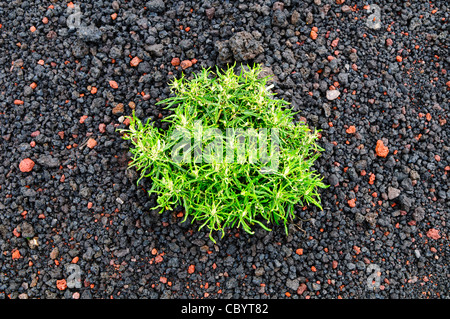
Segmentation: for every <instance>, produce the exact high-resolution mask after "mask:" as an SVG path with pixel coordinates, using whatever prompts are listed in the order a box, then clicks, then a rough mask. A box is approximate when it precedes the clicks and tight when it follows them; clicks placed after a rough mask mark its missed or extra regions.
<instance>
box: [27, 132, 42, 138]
mask: <svg viewBox="0 0 450 319" xmlns="http://www.w3.org/2000/svg"><path fill="white" fill-rule="evenodd" d="M39 134H41V132H39V131H34V132H33V133H31V134H30V136H31V137H36V136H39Z"/></svg>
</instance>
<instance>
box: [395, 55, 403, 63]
mask: <svg viewBox="0 0 450 319" xmlns="http://www.w3.org/2000/svg"><path fill="white" fill-rule="evenodd" d="M395 59H396V60H397V62H402V61H403V58H402V57H401V56H399V55H397V57H396V58H395Z"/></svg>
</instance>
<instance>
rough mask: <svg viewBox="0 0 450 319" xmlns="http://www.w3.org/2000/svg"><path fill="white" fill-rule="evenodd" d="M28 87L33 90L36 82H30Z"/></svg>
mask: <svg viewBox="0 0 450 319" xmlns="http://www.w3.org/2000/svg"><path fill="white" fill-rule="evenodd" d="M30 88H32V89H33V90H34V89H35V88H37V84H36V82H33V83H31V84H30Z"/></svg>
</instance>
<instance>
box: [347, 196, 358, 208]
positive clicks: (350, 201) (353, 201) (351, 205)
mask: <svg viewBox="0 0 450 319" xmlns="http://www.w3.org/2000/svg"><path fill="white" fill-rule="evenodd" d="M347 203H348V206H350V207H351V208H353V207H355V206H356V198H353V199H350V200H349V201H347Z"/></svg>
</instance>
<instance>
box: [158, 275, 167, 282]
mask: <svg viewBox="0 0 450 319" xmlns="http://www.w3.org/2000/svg"><path fill="white" fill-rule="evenodd" d="M159 281H160V282H162V283H163V284H165V283H167V278H166V277H159Z"/></svg>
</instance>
